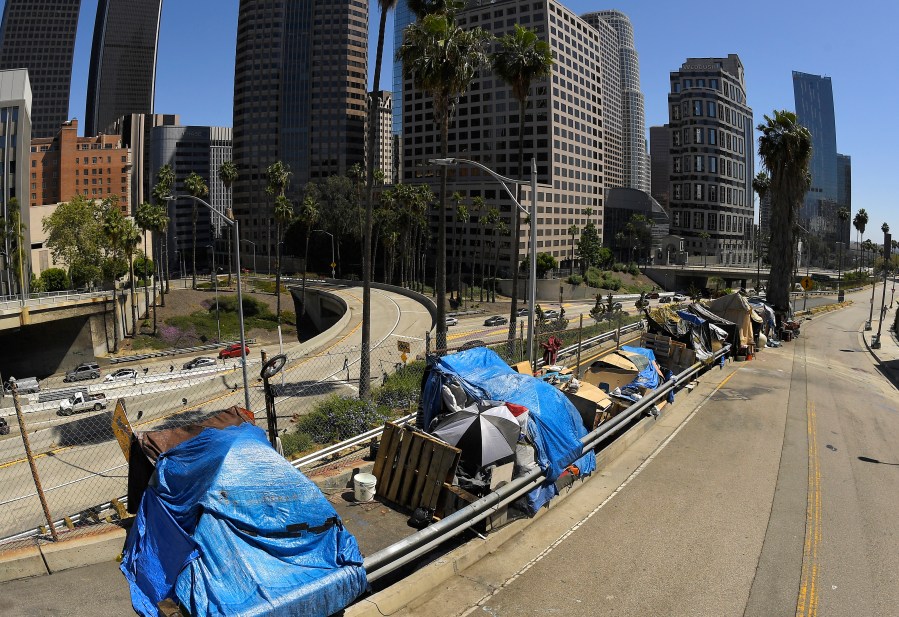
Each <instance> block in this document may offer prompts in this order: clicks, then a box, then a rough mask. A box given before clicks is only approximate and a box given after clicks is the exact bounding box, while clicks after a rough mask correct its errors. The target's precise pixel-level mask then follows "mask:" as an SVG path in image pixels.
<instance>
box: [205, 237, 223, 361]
mask: <svg viewBox="0 0 899 617" xmlns="http://www.w3.org/2000/svg"><path fill="white" fill-rule="evenodd" d="M206 248H208V249H209V250H210V251H212V281H213V285H214V287H215V327H216V330H217V331H218V342H219V343H221V342H222V321H221V319H220V317H219V275H218V272H217V271H216V269H215V247H213V246H212V245H209V244H207V245H206Z"/></svg>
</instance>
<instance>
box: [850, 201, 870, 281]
mask: <svg viewBox="0 0 899 617" xmlns="http://www.w3.org/2000/svg"><path fill="white" fill-rule="evenodd" d="M867 224H868V212H867V211H866V210H865V209H864V208H859V210H858V212H856V213H855V218H854V219H852V225H853V226H854V227H855V231H856V232H857V234H856V239H857V244H858V250H859V251H861V250H862V242H863V241H864V238H865V226H866V225H867ZM860 261H864V256H862V259H861V260H860ZM858 270H859V272H861V263H859V265H858Z"/></svg>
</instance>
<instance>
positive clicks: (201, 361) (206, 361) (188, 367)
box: [181, 346, 239, 371]
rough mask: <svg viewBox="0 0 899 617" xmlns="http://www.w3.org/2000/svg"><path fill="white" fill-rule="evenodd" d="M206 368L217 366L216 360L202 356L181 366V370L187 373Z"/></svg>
mask: <svg viewBox="0 0 899 617" xmlns="http://www.w3.org/2000/svg"><path fill="white" fill-rule="evenodd" d="M238 347H239V346H238ZM204 366H215V358H207V357H204V356H200V357H199V358H194V359H193V360H191V361H190V362H185V363H184V364H183V365H182V366H181V368H182V369H183V370H185V371H192V370H193V369H195V368H201V367H204Z"/></svg>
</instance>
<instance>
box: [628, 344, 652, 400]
mask: <svg viewBox="0 0 899 617" xmlns="http://www.w3.org/2000/svg"><path fill="white" fill-rule="evenodd" d="M621 350H622V351H627V352H630V353H636V354H640V355H641V356H643V357H645V358H646V359H648V360H649V364H648V365H647V366H646V367H645V368H643V369H642V370H641V371H640V372H639V373H638V374H637V378H636V379H635V380H633V381H632V382H630V383H629V384H628V385H627V387H631V386H643V387H644V388H649V389H650V390H655V389H656V388H658V387H659V381H660V377H659V372H658V371H657V370H656V367H655V361H656V355H655V353H653V351H652V349H646V348H645V347H628V346H627V345H622V346H621Z"/></svg>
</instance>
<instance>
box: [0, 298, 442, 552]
mask: <svg viewBox="0 0 899 617" xmlns="http://www.w3.org/2000/svg"><path fill="white" fill-rule="evenodd" d="M333 291H334V292H335V293H337V294H339V295H341V296H342V297H343V298H344V299H345V300H346V301H347V304H348V306H349V310H350V313H351V315H350V320H349V323H348V325H347V326H346V328H345V329H344V331H343V332H341V333H340V334H338V335H337V337H336V338H335V339H334V340H333V341H331V342H330V343H328V344H327V345H326V346H325V347H323V348H321V349H318V350H315V351H314V352H312V353H309V352H308V351H304V349H305V348H304V346H303V345H301V344H291V345H286V346H285V353H286V354H287V355H288V358H289V359H288V363H287V365H286V367H285V370H284V371H283V373H284V385H283V387H279V392H280V394H281V395H280V396H279V397H278V399H277V405H278V407H277V410H278V417H279V422H280V426H281V427H284V426H285V425H286V423H287V421H288V420H290V419H291V417H292V416H293V415H294V414H299V413H306V412H308V411H309V409H310V407H311V403H312V402H314V401H315V400H318V399H320V398H322V397H324V396H326V395H328V394H331V393H335V392H338V393H346V394H348V395H353V394H355V393H356V391H357V386H358V383H357V382H358V376H359V368H358V365H359V357H360V352H359V347H360V343H361V336H362V335H361V319H362V308H361V307H362V302H361V296H362V293H361V289H358V288H333ZM372 301H373V304H372V317H373V319H372V348H373V352H372V356H371V357H372V374H373V376H375V377H376V378H380V375H381V372H380V371H381V369H382V368H383V369H384V370H392V369H393V366H394V364H395V363H396V362H398V361H400V356H399V352H398V350H397V345H396V341H406V342H408V343H409V344H410V347H411V348H412V353H413V357H414V355H416V354H418V353H423V352H424V337H425V333H426V332H427V331H428V330H429V329H430V326H431V317H430V313H428V311H427V309H426V308H425V307H424V306H422V305H421V304H420V303H418V302H417V301H415V300H413V299H411V298H408V297H406V296H402V295H399V294H395V293H391V292H385V291H381V290H372ZM182 361H184V359H182ZM254 361H255V362H256V363H258V361H259V358H258V356H256V358H255V359H254ZM168 362H169V361H168V360H166V361H165V362H164V363H163V364H162V365H161V366H162V370H163V371H166V372H167V370H168V369H167V366H168ZM250 368H251V369H252V372H251V375H255V376H258V364H255V365H251V366H250ZM157 372H158V369H157ZM347 372H349V373H350V376H351V379H350V380H349V381H347V380H346V376H347ZM274 381H275V382H276V383H277V384H278V385H279V386H280V380H279V379H278V378H277V377H276V379H275V380H274ZM241 382H242V379H241V371H240V369H239V368H236V367H235V364H234V363H231V365H230V368H228V369H227V370H223V371H220V372H218V373H214V374H208V375H206V376H205V377H194V378H192V379H191V380H190V382H189V385H186V386H184V387H181V385H182V383H183V382H176V383H175V384H171V385H173V386H178V387H177V388H175V389H172V390H167V391H164V392H157V393H152V394H142V395H141V394H135V395H131V396H129V395H128V391H129V390H131V391H132V392H137V391H138V389H137V388H136V387H135V388H128V387H125V388H124V391H122V390H123V389H121V388H118V389H117V392H119V393H118V394H117V395H116V396H123V398H125V401H126V405H127V409H128V416H129V419H130V420H131V421H132V423H133V426H134V428H135V429H138V430H150V429H153V428H160V427H168V426H174V425H178V424H183V423H186V422H190V421H193V420H195V419H197V418H200V417H202V416H205V415H206V414H208V413H209V412H211V411H215V410H219V409H224V408H227V407H230V406H231V405H240V406H243V404H244V397H243V390H242V387H241ZM251 405H252V407H253V411H254V412H255V414H256V417H257V422H258V423H259V425H260V426H265V419H264V416H265V401H264V394H263V391H262V386H261V382H260V381H254V383H253V385H252V388H251ZM111 406H112V405H110V407H111ZM110 412H111V410H107V411H99V412H95V411H90V412H86V413H82V414H78V415H76V416H72V417H69V418H59V417H57V416H56V415H55V412H54V411H46V412H38V413H34V414H27V417H26V420H27V422H28V423H29V427H28V432H29V438H30V441H31V446H32V450H33V451H34V452H36V453H37V459H36V464H37V468H38V472H39V475H40V479H41V482H42V484H43V487H44V489H45V491H46V493H47V498H48V502H49V506H50V511H51V513H52V514H53V516H54V518H61V517H62V516H64V515H69V514H73V513H77V512H79V511H81V510H82V509H84V508H88V507H91V506H94V505H96V504H100V503H103V502H104V501H108V500H109V499H111V498H113V497H118V496H121V495H123V494H124V493H125V492H126V490H125V488H126V486H125V481H126V478H127V466H126V465H125V460H124V457H123V456H122V452H121V450H120V449H119V446H118V443H117V442H116V441H115V440H114V438H113V435H112V432H111V428H110ZM9 421H10V424H11V426H12V427H13V428H14V431H13V434H11V435H9V436H6V437H3V438H0V538H2V537H6V536H8V535H10V534H12V533H16V532H19V531H22V530H25V529H29V528H34V527H36V526H37V525H38V524H40V523H41V521H42V514H41V510H40V507H39V503H38V500H37V499H36V497H35V489H34V483H33V481H32V478H31V473H30V469H29V466H28V464H27V461H26V459H25V454H24V448H23V445H22V441H21V438H20V436H19V435H18V433H17V431H16V430H15V429H16V428H17V427H16V424H15V418H14V417H13V418H10V419H9Z"/></svg>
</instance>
